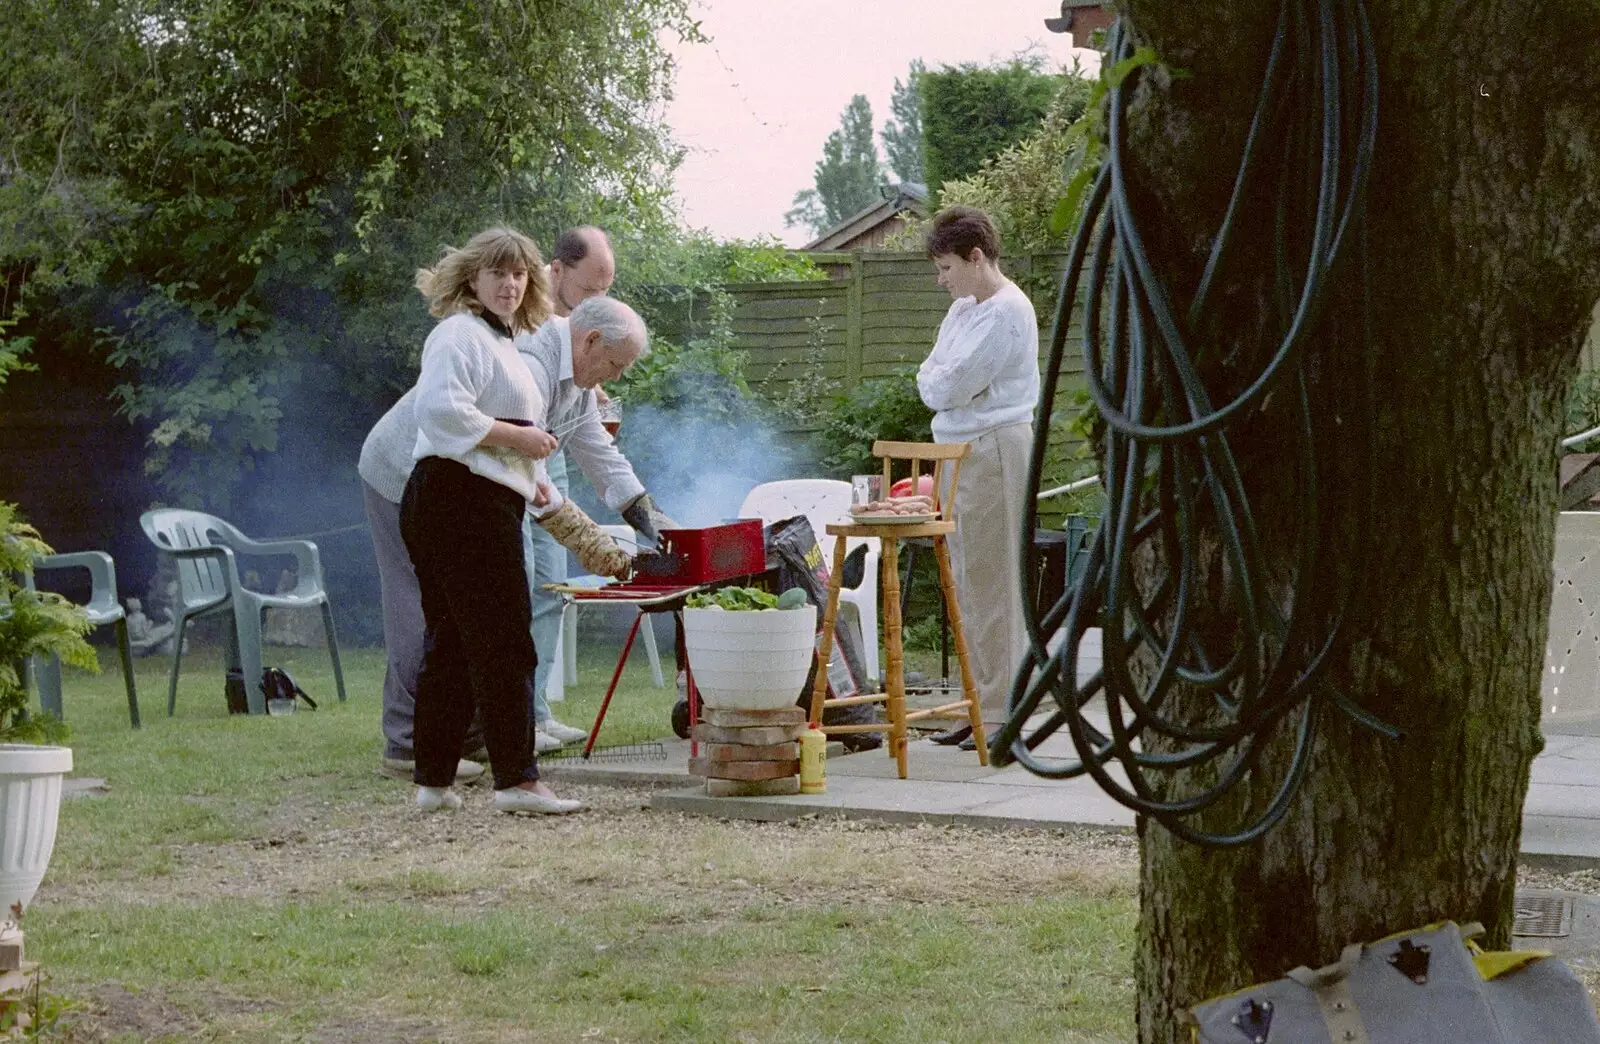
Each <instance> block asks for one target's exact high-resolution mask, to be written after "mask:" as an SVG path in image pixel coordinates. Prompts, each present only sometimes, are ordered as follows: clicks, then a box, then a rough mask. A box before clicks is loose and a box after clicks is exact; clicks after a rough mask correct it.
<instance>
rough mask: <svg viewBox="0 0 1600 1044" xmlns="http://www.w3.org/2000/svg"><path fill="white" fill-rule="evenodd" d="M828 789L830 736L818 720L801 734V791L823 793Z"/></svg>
mask: <svg viewBox="0 0 1600 1044" xmlns="http://www.w3.org/2000/svg"><path fill="white" fill-rule="evenodd" d="M827 789H828V737H827V735H826V734H825V733H824V732H823V731H822V727H821V726H820V725H818V724H817V723H816V722H812V723H811V727H810V728H809V729H806V731H804V732H802V733H801V734H800V793H802V794H822V793H826V792H827Z"/></svg>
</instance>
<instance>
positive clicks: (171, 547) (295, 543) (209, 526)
mask: <svg viewBox="0 0 1600 1044" xmlns="http://www.w3.org/2000/svg"><path fill="white" fill-rule="evenodd" d="M139 524H140V525H141V526H143V527H144V532H145V536H147V537H149V538H150V542H151V543H153V544H155V545H156V546H157V547H158V548H160V549H161V550H162V551H165V552H166V553H167V554H169V555H171V556H172V557H173V559H174V561H175V563H176V565H177V567H178V599H177V604H176V605H174V606H173V609H172V616H173V623H174V624H175V625H176V628H177V629H176V631H175V632H174V634H173V639H172V678H171V681H170V683H169V684H168V687H167V716H168V717H171V716H172V713H173V710H174V708H175V707H176V706H177V702H178V667H179V665H180V664H181V663H182V661H183V632H184V628H185V626H187V624H188V622H189V621H190V620H192V619H194V618H196V617H200V616H209V615H211V614H212V613H228V614H229V615H230V616H232V618H233V626H232V627H230V628H229V629H228V665H229V666H230V667H236V668H238V669H240V670H241V671H242V672H243V675H244V678H245V680H246V685H245V695H246V698H247V700H248V702H249V708H250V713H251V714H261V713H264V712H265V711H266V695H265V694H264V693H263V692H262V690H261V611H262V610H263V609H269V608H276V609H302V608H308V607H310V606H313V605H315V606H320V607H321V609H322V627H323V630H324V631H326V632H327V635H328V655H329V656H330V657H332V659H333V681H334V685H335V686H336V687H337V688H338V690H339V702H340V703H343V702H344V699H345V694H344V670H343V669H342V668H341V667H340V666H339V642H338V639H337V638H336V637H335V636H334V631H333V606H332V605H331V604H330V603H329V601H328V592H327V588H326V587H325V586H324V585H323V582H322V559H321V557H320V556H319V555H318V554H317V545H316V544H313V543H312V542H311V541H309V540H270V541H258V540H251V539H250V538H249V537H247V536H245V535H244V534H243V533H241V532H239V531H238V530H237V529H235V528H234V527H233V526H231V525H229V524H228V523H226V522H224V521H223V520H222V519H220V518H216V517H214V516H212V515H207V514H203V513H201V512H199V511H184V510H181V509H178V508H157V509H156V510H154V511H146V512H145V513H144V514H143V515H141V516H140V517H139ZM239 555H251V556H261V555H292V556H293V557H294V560H295V586H294V590H292V591H287V592H284V593H283V594H264V593H262V592H260V591H252V590H250V589H249V588H247V587H245V586H244V584H242V583H241V582H240V580H239V565H238V560H237V556H239Z"/></svg>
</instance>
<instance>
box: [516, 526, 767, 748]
mask: <svg viewBox="0 0 1600 1044" xmlns="http://www.w3.org/2000/svg"><path fill="white" fill-rule="evenodd" d="M633 564H634V575H633V577H632V578H630V579H629V580H627V581H624V582H622V583H616V584H607V585H606V586H604V587H575V586H572V585H569V584H547V585H545V589H546V590H549V591H556V592H559V593H561V594H564V595H566V596H568V597H569V598H571V599H572V600H573V601H575V602H606V603H610V604H612V605H631V606H633V607H634V608H636V609H638V610H639V612H638V614H637V615H636V616H634V618H633V626H632V627H630V628H628V639H627V641H625V642H624V643H623V645H622V655H620V656H618V657H617V669H616V670H615V671H613V672H612V674H611V684H610V685H609V686H607V687H606V695H605V699H603V700H601V701H600V711H599V713H597V714H596V715H595V719H594V725H593V726H592V727H591V728H590V729H589V739H588V741H587V742H585V743H584V745H583V756H584V757H585V758H588V757H589V755H590V754H591V753H593V751H594V744H595V737H596V736H597V735H599V733H600V725H601V723H602V722H604V721H605V719H606V710H607V708H609V707H610V706H611V697H612V695H613V694H615V692H616V691H617V682H618V681H620V680H621V678H622V668H623V667H624V666H626V665H627V662H628V653H629V652H630V651H631V650H632V649H633V640H634V639H635V638H637V637H638V635H639V624H640V622H641V621H642V620H643V619H644V614H645V613H671V614H672V615H673V618H674V621H675V622H677V623H680V624H681V623H682V619H681V617H679V616H678V614H679V613H680V612H681V611H682V610H683V603H684V601H685V600H686V599H687V598H688V597H689V596H690V595H692V594H695V593H696V592H699V591H704V590H706V589H708V588H711V587H715V586H717V585H718V584H719V583H721V582H725V581H728V580H732V579H735V578H738V577H745V576H750V575H751V574H754V573H760V572H764V571H765V570H766V568H767V551H766V538H765V536H764V534H763V532H762V525H761V520H760V519H754V518H751V519H739V520H738V521H734V522H728V523H724V524H723V525H720V526H703V527H700V528H697V529H663V530H662V531H661V548H660V550H659V551H658V552H656V553H654V554H650V553H644V554H641V555H639V556H637V557H636V558H635V559H634V563H633ZM683 668H684V674H685V675H686V677H687V679H688V683H689V721H690V723H691V724H692V723H693V722H694V721H695V719H696V718H698V717H699V710H700V694H699V691H698V690H697V689H696V688H695V684H694V670H693V668H692V667H691V666H690V664H689V660H688V656H687V655H685V656H684V664H683ZM697 746H698V744H692V745H691V749H693V748H694V747H697Z"/></svg>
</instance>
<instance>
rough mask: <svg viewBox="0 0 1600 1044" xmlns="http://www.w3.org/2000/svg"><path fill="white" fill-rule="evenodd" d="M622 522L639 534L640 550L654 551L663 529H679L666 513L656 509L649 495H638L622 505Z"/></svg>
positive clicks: (659, 544)
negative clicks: (648, 549)
mask: <svg viewBox="0 0 1600 1044" xmlns="http://www.w3.org/2000/svg"><path fill="white" fill-rule="evenodd" d="M620 514H621V515H622V520H623V521H624V522H626V523H628V525H630V526H632V527H633V530H634V532H636V533H638V534H639V546H640V547H641V548H650V549H655V548H658V547H660V546H661V531H662V530H663V529H679V528H681V527H680V526H679V525H678V523H676V522H674V521H672V519H670V518H668V517H667V515H666V513H665V512H663V511H662V510H661V509H660V508H658V507H656V505H655V501H653V500H651V499H650V494H648V493H640V494H639V495H638V496H636V497H634V498H633V499H632V500H630V501H628V502H627V503H626V504H624V505H623V507H622V511H621V512H620Z"/></svg>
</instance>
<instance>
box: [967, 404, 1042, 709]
mask: <svg viewBox="0 0 1600 1044" xmlns="http://www.w3.org/2000/svg"><path fill="white" fill-rule="evenodd" d="M1032 449H1033V425H1032V424H1029V423H1023V424H1013V425H1011V426H1009V427H1005V428H1000V429H998V430H996V431H991V432H988V433H986V434H983V435H980V436H978V437H977V438H976V439H974V440H972V452H971V454H970V455H969V456H968V457H967V459H966V460H964V461H962V462H961V478H960V482H959V484H958V485H957V487H956V497H955V513H956V531H955V534H954V535H953V536H952V538H951V540H950V564H951V566H952V568H953V570H954V572H955V580H956V601H957V602H959V603H960V606H961V623H962V628H963V630H964V631H965V632H966V637H967V651H968V653H969V654H970V655H971V657H972V677H973V681H974V682H975V683H976V685H977V688H978V699H979V702H980V703H981V704H982V708H983V721H984V727H985V728H986V729H987V728H990V727H991V726H994V725H998V724H1000V723H1001V722H1003V721H1004V720H1005V718H1006V699H1007V698H1008V697H1009V696H1010V694H1011V679H1012V678H1013V677H1015V676H1016V673H1017V668H1018V667H1020V666H1021V665H1022V662H1023V660H1024V658H1025V657H1026V656H1027V652H1028V638H1027V629H1026V627H1025V626H1024V624H1023V618H1022V574H1021V567H1020V565H1019V564H1018V557H1019V555H1020V552H1021V544H1020V542H1021V540H1022V516H1023V509H1024V508H1025V506H1026V499H1025V498H1026V497H1027V495H1028V489H1027V483H1028V454H1029V453H1030V452H1031V451H1032Z"/></svg>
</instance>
